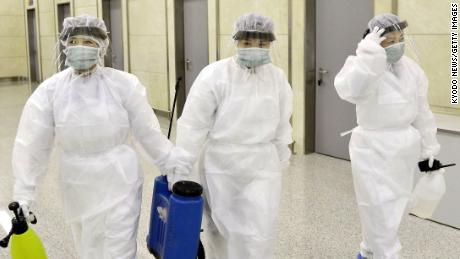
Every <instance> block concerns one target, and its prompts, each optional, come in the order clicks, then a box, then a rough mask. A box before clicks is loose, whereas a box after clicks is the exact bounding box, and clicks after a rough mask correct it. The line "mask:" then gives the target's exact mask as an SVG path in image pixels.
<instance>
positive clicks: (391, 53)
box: [385, 42, 405, 64]
mask: <svg viewBox="0 0 460 259" xmlns="http://www.w3.org/2000/svg"><path fill="white" fill-rule="evenodd" d="M404 46H405V43H404V42H400V43H395V44H393V45H390V46H388V47H386V48H385V52H386V53H387V62H388V63H390V64H394V63H396V62H398V60H400V59H401V57H402V56H403V55H404Z"/></svg>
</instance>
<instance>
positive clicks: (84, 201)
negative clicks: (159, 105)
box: [13, 66, 172, 259]
mask: <svg viewBox="0 0 460 259" xmlns="http://www.w3.org/2000/svg"><path fill="white" fill-rule="evenodd" d="M130 132H131V134H132V135H133V137H134V139H135V141H137V142H139V144H140V145H141V146H142V147H143V148H144V149H145V151H146V153H147V154H148V155H149V156H150V158H151V159H153V162H154V163H156V164H157V165H158V166H159V167H160V168H162V167H163V166H165V164H166V161H167V160H168V157H169V154H170V153H171V149H172V144H171V143H170V142H169V141H168V140H167V138H166V137H165V136H164V135H163V134H162V133H161V131H160V127H159V123H158V120H157V118H156V117H155V115H154V113H153V110H152V108H151V106H150V105H149V104H148V102H147V99H146V91H145V88H144V86H142V85H141V83H140V82H139V81H138V79H137V78H136V77H135V76H133V75H131V74H128V73H125V72H122V71H118V70H115V69H111V68H105V67H99V66H97V67H96V69H95V71H94V72H92V73H91V74H86V75H77V74H76V73H75V72H74V69H73V68H68V69H66V70H64V71H62V72H60V73H58V74H56V75H54V76H52V77H51V78H49V79H47V80H46V81H45V82H43V83H42V84H41V85H40V86H39V87H38V88H37V89H36V90H35V92H34V93H33V94H32V96H31V97H30V98H29V100H28V101H27V103H26V105H25V107H24V111H23V114H22V117H21V121H20V124H19V129H18V133H17V137H16V140H15V145H14V150H13V173H14V177H15V186H14V199H15V200H19V201H33V200H34V199H35V195H36V194H35V193H36V187H37V184H38V183H39V181H40V178H42V177H43V176H44V174H45V172H46V170H47V164H48V160H49V155H50V153H51V150H52V148H53V145H54V140H56V142H57V144H58V145H59V146H60V147H61V149H62V153H61V154H60V163H59V165H60V166H59V172H60V187H61V188H60V189H61V193H62V198H63V206H64V214H65V217H66V219H67V220H68V222H70V223H71V228H72V232H73V235H74V241H75V245H76V250H77V252H78V253H79V258H85V259H86V258H94V259H106V258H116V259H122V258H130V259H132V258H134V257H135V255H136V236H137V227H138V222H139V214H140V207H141V194H142V183H143V175H142V172H141V169H140V167H139V163H138V159H137V155H136V153H135V152H134V150H133V149H132V148H131V147H130V146H128V145H127V142H128V136H129V135H130Z"/></svg>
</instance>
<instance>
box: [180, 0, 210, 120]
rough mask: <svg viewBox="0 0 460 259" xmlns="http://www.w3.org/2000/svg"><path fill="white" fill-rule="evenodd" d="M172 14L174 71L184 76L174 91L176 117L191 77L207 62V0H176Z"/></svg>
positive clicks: (187, 90) (181, 106)
mask: <svg viewBox="0 0 460 259" xmlns="http://www.w3.org/2000/svg"><path fill="white" fill-rule="evenodd" d="M175 17H176V20H175V31H176V35H175V37H176V74H177V77H180V76H181V77H183V79H184V80H183V83H182V84H181V85H180V87H179V92H178V103H177V117H180V115H181V114H182V110H183V106H184V104H185V100H186V97H187V95H188V93H189V91H190V88H191V87H192V84H193V82H194V81H195V78H196V77H197V76H198V74H199V73H200V71H201V70H202V69H203V68H204V67H205V66H207V65H208V64H209V54H208V51H209V47H208V1H206V0H182V1H177V4H176V6H175Z"/></svg>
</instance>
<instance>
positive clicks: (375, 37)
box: [364, 27, 386, 45]
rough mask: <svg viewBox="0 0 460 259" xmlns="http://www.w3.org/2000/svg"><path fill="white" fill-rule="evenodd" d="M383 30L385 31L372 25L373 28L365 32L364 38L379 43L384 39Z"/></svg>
mask: <svg viewBox="0 0 460 259" xmlns="http://www.w3.org/2000/svg"><path fill="white" fill-rule="evenodd" d="M383 32H385V29H380V28H379V27H374V29H373V30H372V31H371V32H370V33H369V34H367V35H366V37H365V38H364V39H365V40H370V41H373V42H375V43H377V44H379V45H380V43H381V42H382V41H383V40H385V39H386V38H385V37H384V36H382V34H383Z"/></svg>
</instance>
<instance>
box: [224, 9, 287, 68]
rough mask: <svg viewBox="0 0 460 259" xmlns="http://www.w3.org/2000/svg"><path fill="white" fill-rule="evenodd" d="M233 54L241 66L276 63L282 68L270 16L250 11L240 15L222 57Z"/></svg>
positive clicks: (251, 66) (254, 66)
mask: <svg viewBox="0 0 460 259" xmlns="http://www.w3.org/2000/svg"><path fill="white" fill-rule="evenodd" d="M230 56H233V57H234V59H235V61H236V62H237V63H238V64H240V65H241V66H244V67H247V68H251V69H253V71H255V70H254V68H256V67H258V66H261V65H264V64H267V63H272V62H273V63H274V64H275V65H278V66H280V67H282V68H287V65H286V66H283V65H284V64H280V63H281V62H280V61H281V58H280V55H279V51H278V49H277V45H276V36H275V33H274V22H273V20H272V19H270V18H269V17H266V16H263V15H260V14H257V13H248V14H245V15H242V16H241V17H239V18H238V19H237V20H236V21H235V24H234V27H233V33H232V36H231V38H230V39H229V41H228V43H227V44H226V46H225V48H224V49H223V51H220V57H219V59H221V58H226V57H230Z"/></svg>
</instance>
